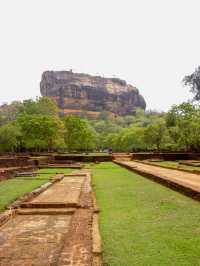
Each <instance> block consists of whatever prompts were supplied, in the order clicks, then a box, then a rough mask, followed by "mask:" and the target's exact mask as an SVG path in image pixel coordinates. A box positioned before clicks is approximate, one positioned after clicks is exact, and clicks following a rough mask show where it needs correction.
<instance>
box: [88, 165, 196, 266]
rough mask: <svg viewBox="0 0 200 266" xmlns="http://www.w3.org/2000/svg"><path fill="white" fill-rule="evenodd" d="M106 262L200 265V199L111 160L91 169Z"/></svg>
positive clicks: (144, 265) (109, 264)
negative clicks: (195, 199)
mask: <svg viewBox="0 0 200 266" xmlns="http://www.w3.org/2000/svg"><path fill="white" fill-rule="evenodd" d="M93 186H94V189H95V192H96V196H97V202H98V204H99V207H100V209H101V212H100V229H101V235H102V240H103V250H104V252H103V259H104V262H105V265H106V266H134V265H140V266H151V265H152V266H157V265H159V266H162V265H170V266H171V265H172V266H191V265H194V266H197V265H200V203H199V202H196V201H194V200H192V199H190V198H188V197H186V196H183V195H182V194H179V193H178V192H175V191H172V190H170V189H169V188H166V187H164V186H162V185H160V184H157V183H154V182H152V181H150V180H148V179H146V178H144V177H142V176H140V175H138V174H135V173H133V172H130V171H129V170H126V169H124V168H121V167H120V166H117V165H115V164H113V163H102V164H99V165H97V166H95V168H94V169H93Z"/></svg>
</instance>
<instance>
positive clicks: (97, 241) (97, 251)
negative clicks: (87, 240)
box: [91, 191, 103, 266]
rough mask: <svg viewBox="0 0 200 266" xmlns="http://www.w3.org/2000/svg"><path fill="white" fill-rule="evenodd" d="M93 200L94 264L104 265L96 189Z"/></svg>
mask: <svg viewBox="0 0 200 266" xmlns="http://www.w3.org/2000/svg"><path fill="white" fill-rule="evenodd" d="M91 196H92V202H93V211H94V212H93V217H92V254H93V258H92V266H103V260H102V241H101V234H100V230H99V212H100V209H99V207H98V205H97V200H96V196H95V193H94V191H92V193H91Z"/></svg>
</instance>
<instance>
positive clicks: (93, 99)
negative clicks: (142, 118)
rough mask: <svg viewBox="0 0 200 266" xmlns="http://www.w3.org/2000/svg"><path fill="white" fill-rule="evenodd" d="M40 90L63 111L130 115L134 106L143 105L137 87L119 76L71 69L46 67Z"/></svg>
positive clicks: (143, 107)
mask: <svg viewBox="0 0 200 266" xmlns="http://www.w3.org/2000/svg"><path fill="white" fill-rule="evenodd" d="M40 91H41V94H42V96H48V97H50V98H52V99H53V100H55V101H56V102H57V104H58V107H59V108H60V109H61V112H62V113H63V114H80V113H81V112H86V113H88V114H90V115H94V116H97V115H98V114H99V113H100V112H103V111H108V112H110V113H112V114H116V115H129V114H132V113H133V110H134V108H135V107H140V108H142V109H145V108H146V103H145V100H144V98H143V97H142V96H141V95H140V93H139V91H138V89H137V88H136V87H134V86H132V85H129V84H127V83H126V81H125V80H121V79H118V78H103V77H100V76H92V75H88V74H82V73H73V72H72V71H45V72H44V73H43V74H42V80H41V83H40Z"/></svg>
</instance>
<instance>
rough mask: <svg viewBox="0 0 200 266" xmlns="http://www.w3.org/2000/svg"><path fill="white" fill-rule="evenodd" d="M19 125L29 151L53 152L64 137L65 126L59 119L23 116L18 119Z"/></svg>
mask: <svg viewBox="0 0 200 266" xmlns="http://www.w3.org/2000/svg"><path fill="white" fill-rule="evenodd" d="M18 124H19V126H20V127H21V132H22V136H23V142H24V146H25V148H27V149H35V150H37V151H39V150H41V149H48V150H52V148H53V147H54V146H55V145H56V143H57V141H60V138H62V137H63V124H62V122H61V120H60V119H59V118H58V117H54V116H48V115H36V114H34V115H27V114H23V115H21V116H20V117H19V118H18Z"/></svg>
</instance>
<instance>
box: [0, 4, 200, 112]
mask: <svg viewBox="0 0 200 266" xmlns="http://www.w3.org/2000/svg"><path fill="white" fill-rule="evenodd" d="M199 10H200V1H199V0H196V1H195V0H151V1H148V0H17V1H16V0H0V36H1V38H0V77H1V78H0V86H1V87H0V103H3V102H10V101H12V100H21V99H27V98H35V97H36V96H38V95H40V90H39V82H40V78H41V74H42V72H43V71H45V70H68V69H73V70H74V71H77V72H85V73H91V74H97V73H98V74H100V75H104V76H106V77H107V76H108V77H109V76H111V77H112V76H117V77H119V78H122V79H125V80H126V81H127V82H128V83H131V84H133V85H135V86H136V87H138V88H139V90H140V92H141V94H142V95H143V96H144V97H145V99H146V102H147V108H148V109H157V110H168V109H169V108H170V106H171V105H172V104H176V103H181V102H182V101H184V100H187V99H189V98H191V97H192V95H191V94H190V93H189V89H188V88H186V87H183V85H182V83H181V81H182V79H183V77H184V76H185V75H187V74H190V73H192V72H193V71H194V70H195V68H196V67H197V66H198V65H199V64H200V53H199V51H200V37H199V28H200V15H199Z"/></svg>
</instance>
